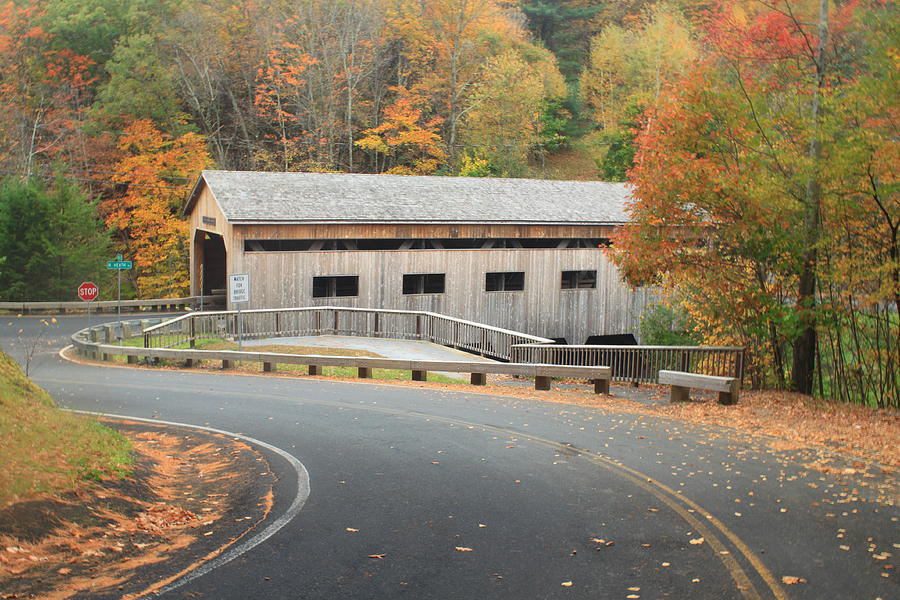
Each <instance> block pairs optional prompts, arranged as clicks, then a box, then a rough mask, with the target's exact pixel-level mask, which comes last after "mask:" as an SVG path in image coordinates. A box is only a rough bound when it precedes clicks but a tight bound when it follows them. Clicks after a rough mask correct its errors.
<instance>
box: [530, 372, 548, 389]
mask: <svg viewBox="0 0 900 600" xmlns="http://www.w3.org/2000/svg"><path fill="white" fill-rule="evenodd" d="M534 389H536V390H544V391H546V390H549V389H550V378H549V377H547V376H546V375H538V376H537V377H535V378H534Z"/></svg>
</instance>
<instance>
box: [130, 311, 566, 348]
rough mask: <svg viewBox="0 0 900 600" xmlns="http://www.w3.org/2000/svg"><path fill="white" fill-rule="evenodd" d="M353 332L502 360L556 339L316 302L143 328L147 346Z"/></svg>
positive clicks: (435, 316) (421, 315)
mask: <svg viewBox="0 0 900 600" xmlns="http://www.w3.org/2000/svg"><path fill="white" fill-rule="evenodd" d="M238 333H240V335H241V336H242V337H243V339H259V338H269V337H290V336H306V335H354V336H363V337H383V338H393V339H409V340H424V341H428V342H433V343H435V344H441V345H443V346H449V347H451V348H459V349H461V350H466V351H468V352H472V353H475V354H480V355H482V356H486V357H489V358H496V359H500V360H506V361H508V360H510V359H511V349H512V346H513V345H515V344H528V343H537V344H549V343H552V342H553V340H550V339H547V338H542V337H538V336H535V335H529V334H526V333H521V332H518V331H510V330H508V329H501V328H500V327H492V326H490V325H483V324H481V323H474V322H472V321H466V320H463V319H457V318H454V317H448V316H445V315H440V314H437V313H432V312H424V311H409V310H386V309H374V308H347V307H337V306H314V307H305V308H278V309H259V310H245V311H241V312H240V314H238V312H237V311H222V312H203V313H192V314H188V315H183V316H181V317H177V318H175V319H171V320H168V321H165V322H163V323H160V324H159V325H155V326H151V327H148V328H147V329H145V330H144V333H143V335H144V347H145V348H176V347H188V348H193V347H194V346H195V345H196V342H197V341H199V340H203V339H214V338H225V339H236V338H237V337H238Z"/></svg>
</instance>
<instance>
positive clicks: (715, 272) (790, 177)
mask: <svg viewBox="0 0 900 600" xmlns="http://www.w3.org/2000/svg"><path fill="white" fill-rule="evenodd" d="M891 10H892V9H889V8H888V7H884V6H879V5H872V6H871V7H870V10H869V13H870V14H871V13H874V14H877V15H878V16H879V18H880V19H885V18H887V13H888V12H890V11H891ZM861 15H862V11H861V10H860V9H859V7H858V6H855V5H848V6H845V7H842V8H841V9H840V10H838V9H831V8H830V7H829V6H828V5H827V4H826V3H824V2H822V3H814V2H786V1H782V2H778V3H776V4H772V5H756V7H755V10H753V11H751V12H749V13H748V12H745V11H737V10H731V11H726V12H723V13H720V14H719V15H718V16H717V17H716V19H715V20H714V21H713V22H711V24H710V27H709V29H708V36H707V44H708V45H709V50H710V52H709V56H708V58H707V60H704V61H703V62H702V63H701V64H700V65H699V66H698V67H696V68H695V69H694V70H693V71H692V72H691V73H690V75H689V76H688V77H686V78H685V79H683V80H681V81H680V82H679V86H678V89H677V91H676V93H674V94H673V95H672V96H671V97H664V98H663V101H662V102H661V103H660V106H659V107H657V108H654V109H653V110H651V111H649V112H648V113H647V114H646V116H645V120H644V125H643V129H642V131H641V132H640V134H639V136H638V138H637V143H638V153H637V155H636V158H635V163H636V164H635V167H634V169H633V170H632V171H631V178H632V181H633V182H634V183H635V186H636V187H635V197H636V201H635V203H634V205H633V206H632V209H631V212H632V218H633V222H634V225H633V226H632V227H628V228H626V229H625V231H623V233H622V234H621V235H620V236H619V238H618V240H617V244H618V246H617V250H616V251H615V254H614V256H615V259H616V261H617V262H618V263H619V264H620V265H621V266H622V267H623V269H624V270H625V272H626V273H627V275H628V276H629V277H630V279H631V280H632V281H647V282H649V281H658V282H661V283H663V284H665V285H667V286H671V287H673V288H676V289H678V290H679V292H680V293H681V294H683V295H684V296H685V297H687V298H688V300H687V304H688V306H689V307H690V308H691V310H692V311H693V315H692V316H694V317H695V319H696V320H697V321H698V322H699V323H700V324H701V325H702V327H703V329H704V331H705V333H706V335H707V340H708V341H720V342H722V341H733V342H739V343H741V344H746V345H748V346H749V347H750V348H751V349H752V351H753V353H754V362H755V365H756V367H757V368H762V369H763V370H764V371H765V372H764V373H762V372H761V373H758V374H757V375H758V378H757V380H758V382H759V383H764V382H766V381H768V382H770V383H771V382H774V383H776V384H778V385H786V384H787V382H788V381H790V386H791V387H793V388H794V389H797V390H800V391H803V392H806V393H810V392H812V391H813V374H814V372H815V371H814V366H815V356H816V348H817V347H818V346H817V337H816V332H817V326H818V325H819V324H820V321H819V319H820V317H821V310H820V305H819V303H818V295H817V294H818V292H819V291H820V290H819V286H818V280H819V274H820V272H821V270H822V265H821V260H820V258H821V256H823V254H824V253H825V252H826V251H830V249H829V248H827V247H826V246H825V244H826V239H827V236H825V235H824V234H823V232H824V228H823V223H824V219H825V218H826V215H827V214H828V213H829V208H830V207H831V206H835V207H839V206H841V205H842V204H843V200H844V198H845V190H846V189H847V185H848V182H844V183H843V184H842V185H840V186H839V185H837V184H836V181H835V180H834V179H833V178H832V175H833V174H834V173H836V172H841V173H845V174H846V173H851V172H852V173H854V175H853V176H852V177H851V179H852V180H853V181H854V182H855V183H854V185H855V189H856V190H857V194H863V192H862V190H863V189H866V186H865V184H866V183H867V181H868V184H869V186H870V188H869V189H872V188H871V181H870V180H869V178H868V177H867V176H866V172H867V170H868V169H869V168H870V167H865V165H866V164H867V163H868V164H870V165H871V168H874V165H875V164H876V163H875V162H873V160H872V154H870V153H867V152H862V153H860V154H857V155H855V156H854V155H853V154H852V153H844V151H845V150H846V149H847V148H848V146H847V141H848V139H850V138H851V133H852V132H854V131H855V130H856V129H857V128H858V125H857V124H854V123H853V122H852V121H851V120H848V118H847V113H846V112H845V111H846V108H847V107H848V94H850V93H851V92H853V90H856V89H857V88H858V86H859V85H861V82H862V81H863V80H864V78H861V77H860V75H861V72H864V70H865V69H866V68H867V67H865V63H866V59H865V55H866V54H867V53H868V52H870V51H871V44H868V43H865V41H864V40H865V36H863V35H861V34H860V33H859V32H863V31H866V30H867V29H868V27H867V25H866V23H867V18H863V17H862V16H861ZM868 18H874V17H868ZM838 58H840V60H838ZM883 112H884V110H883V109H882V113H883ZM878 118H881V117H878ZM858 147H859V146H858V145H857V148H858ZM863 147H865V145H863ZM838 156H844V157H845V158H846V159H847V160H848V161H849V164H847V165H843V166H841V167H839V168H837V169H834V168H828V169H826V168H824V166H825V164H826V161H827V162H829V163H830V162H831V160H830V157H838ZM851 165H852V168H851ZM873 172H874V171H873ZM875 179H876V180H877V181H883V180H884V175H883V174H881V175H879V176H876V177H875ZM876 187H877V186H876ZM880 189H881V190H882V191H883V192H886V190H885V189H884V188H880ZM888 189H890V188H889V187H888ZM889 195H890V194H889V193H882V194H881V195H880V198H881V201H882V202H884V199H886V198H887V197H888V196H889ZM858 197H861V196H858ZM869 198H870V199H871V200H870V202H872V204H871V206H873V207H874V206H875V205H877V202H875V201H874V196H869ZM838 214H839V213H838ZM889 221H890V220H886V222H889ZM889 230H890V227H889V226H888V227H885V228H884V231H889ZM887 237H888V238H889V236H887Z"/></svg>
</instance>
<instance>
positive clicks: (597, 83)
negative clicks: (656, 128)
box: [581, 2, 698, 181]
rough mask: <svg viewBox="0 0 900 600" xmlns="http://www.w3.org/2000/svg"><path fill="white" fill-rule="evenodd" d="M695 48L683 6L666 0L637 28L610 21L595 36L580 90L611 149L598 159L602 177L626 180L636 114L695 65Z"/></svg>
mask: <svg viewBox="0 0 900 600" xmlns="http://www.w3.org/2000/svg"><path fill="white" fill-rule="evenodd" d="M697 46H698V44H697V42H696V41H695V40H694V34H693V32H692V30H691V26H690V25H689V23H688V22H687V20H686V19H685V18H684V17H683V16H682V14H681V12H680V10H679V9H678V8H677V7H676V6H675V5H674V4H671V3H666V2H660V3H658V4H655V5H653V6H652V7H650V8H647V9H646V10H645V11H644V12H643V13H642V14H641V17H640V20H639V21H637V22H636V23H635V24H634V25H633V26H630V27H623V26H619V25H616V24H609V25H607V26H605V27H604V28H603V30H602V31H601V32H600V34H599V35H597V36H595V37H594V38H593V39H592V40H591V50H590V61H589V64H588V66H587V69H586V70H585V72H584V75H583V77H582V81H581V84H582V85H581V90H582V96H583V98H584V102H585V105H586V108H587V109H588V110H589V111H592V113H593V116H594V121H595V122H596V123H597V124H598V125H599V126H600V127H601V129H602V142H603V144H604V145H605V146H606V148H608V151H607V152H605V154H604V156H602V158H601V159H600V161H601V172H602V175H603V176H604V178H606V179H611V180H615V181H622V180H624V177H623V176H624V172H625V170H627V169H628V168H630V167H631V162H630V159H631V157H632V156H633V149H632V148H633V143H632V140H633V129H634V127H635V125H636V121H637V119H636V116H637V114H638V113H640V112H641V111H643V110H644V109H645V108H647V107H651V106H653V105H655V104H656V103H657V102H659V99H660V96H661V95H662V93H663V92H664V90H665V88H666V86H667V85H669V84H670V83H672V82H674V81H677V80H678V79H680V78H681V77H682V76H683V75H684V73H685V72H686V71H687V70H688V69H689V68H690V67H691V66H692V65H693V64H694V63H695V61H696V59H697V53H698V49H697Z"/></svg>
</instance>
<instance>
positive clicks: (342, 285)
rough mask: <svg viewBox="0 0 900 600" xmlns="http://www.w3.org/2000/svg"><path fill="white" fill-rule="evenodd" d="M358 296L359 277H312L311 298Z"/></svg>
mask: <svg viewBox="0 0 900 600" xmlns="http://www.w3.org/2000/svg"><path fill="white" fill-rule="evenodd" d="M338 296H359V276H357V275H332V276H326V277H313V298H335V297H338Z"/></svg>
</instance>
